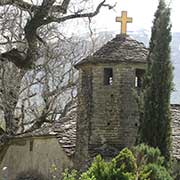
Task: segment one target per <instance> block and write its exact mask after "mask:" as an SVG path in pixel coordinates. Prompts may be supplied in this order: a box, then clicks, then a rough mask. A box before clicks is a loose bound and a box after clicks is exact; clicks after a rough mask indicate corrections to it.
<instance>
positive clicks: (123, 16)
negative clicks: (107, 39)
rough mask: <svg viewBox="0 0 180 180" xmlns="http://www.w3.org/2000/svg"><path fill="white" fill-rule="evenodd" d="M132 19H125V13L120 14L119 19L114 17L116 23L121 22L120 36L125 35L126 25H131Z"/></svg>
mask: <svg viewBox="0 0 180 180" xmlns="http://www.w3.org/2000/svg"><path fill="white" fill-rule="evenodd" d="M132 20H133V19H132V18H130V17H127V11H122V12H121V17H116V22H121V34H126V33H127V23H132Z"/></svg>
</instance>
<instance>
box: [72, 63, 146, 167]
mask: <svg viewBox="0 0 180 180" xmlns="http://www.w3.org/2000/svg"><path fill="white" fill-rule="evenodd" d="M104 68H112V69H113V82H112V85H104ZM136 69H145V65H144V64H143V63H142V64H141V63H138V64H123V63H121V64H113V63H110V64H96V65H88V66H86V65H85V66H82V67H81V71H80V78H79V79H80V84H79V91H78V92H79V95H78V99H79V104H78V108H79V109H78V113H79V114H78V121H77V144H76V146H77V148H76V156H75V157H76V158H77V162H78V165H79V164H81V163H82V165H81V167H82V166H83V164H88V163H87V162H86V161H88V158H89V156H90V157H91V158H92V157H94V156H95V155H97V154H101V155H102V156H104V157H105V158H109V157H113V156H114V155H116V154H117V153H118V152H119V151H120V150H121V149H122V148H124V147H130V146H132V145H133V144H134V142H135V139H136V134H137V129H138V124H139V122H138V119H139V115H138V109H137V104H136V101H135V96H134V94H133V89H134V88H135V70H136ZM85 162H86V163H85Z"/></svg>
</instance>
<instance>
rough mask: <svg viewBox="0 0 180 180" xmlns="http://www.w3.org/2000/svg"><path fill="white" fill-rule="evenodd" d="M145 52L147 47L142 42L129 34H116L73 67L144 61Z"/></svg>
mask: <svg viewBox="0 0 180 180" xmlns="http://www.w3.org/2000/svg"><path fill="white" fill-rule="evenodd" d="M147 54H148V49H147V48H145V46H144V44H143V43H141V42H138V41H136V40H134V39H132V38H131V37H129V36H122V35H117V36H116V37H115V38H114V39H112V40H111V41H109V42H108V43H107V44H105V45H104V46H103V47H102V48H100V49H99V50H98V51H96V52H95V53H94V54H93V56H89V57H87V58H85V59H83V60H81V61H80V62H79V63H77V64H76V66H75V67H77V68H78V67H80V66H81V65H84V64H98V63H105V64H106V63H123V62H125V63H133V64H134V63H146V57H147Z"/></svg>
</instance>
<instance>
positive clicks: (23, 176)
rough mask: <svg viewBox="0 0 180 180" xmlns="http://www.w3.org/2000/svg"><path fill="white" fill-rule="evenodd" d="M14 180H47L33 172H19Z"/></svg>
mask: <svg viewBox="0 0 180 180" xmlns="http://www.w3.org/2000/svg"><path fill="white" fill-rule="evenodd" d="M15 180H47V179H46V178H45V177H44V176H43V175H42V174H41V173H39V172H37V171H35V170H29V171H24V172H21V173H19V174H18V175H17V177H16V178H15Z"/></svg>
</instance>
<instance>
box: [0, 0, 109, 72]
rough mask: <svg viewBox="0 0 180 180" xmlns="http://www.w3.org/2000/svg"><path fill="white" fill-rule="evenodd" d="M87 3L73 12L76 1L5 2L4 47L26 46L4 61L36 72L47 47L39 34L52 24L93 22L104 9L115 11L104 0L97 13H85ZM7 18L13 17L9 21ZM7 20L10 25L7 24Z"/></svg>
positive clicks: (13, 50) (11, 52) (5, 56)
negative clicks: (40, 54) (78, 20)
mask: <svg viewBox="0 0 180 180" xmlns="http://www.w3.org/2000/svg"><path fill="white" fill-rule="evenodd" d="M33 2H36V3H33ZM87 2H88V1H87V0H81V1H79V5H78V7H77V8H75V11H73V10H72V9H71V8H70V7H71V5H70V3H73V1H72V0H63V1H58V0H41V1H24V0H1V1H0V6H1V7H2V8H3V7H4V9H2V13H1V19H2V23H1V24H2V25H3V26H2V27H3V28H2V29H1V32H2V38H3V40H4V42H3V43H2V44H6V43H8V44H15V43H20V42H21V44H24V45H23V50H22V49H21V48H19V47H18V46H17V45H16V46H15V47H14V48H10V49H9V51H7V52H4V53H2V54H1V60H2V61H5V60H8V61H11V62H13V63H14V64H15V65H16V66H17V67H19V68H21V69H22V68H24V69H29V68H32V67H33V66H34V64H35V62H36V61H37V59H38V49H39V43H45V40H44V39H42V38H41V36H40V33H39V32H40V31H41V29H43V28H44V27H46V26H48V25H49V24H52V23H63V22H65V21H67V20H70V19H76V18H83V17H88V18H92V17H94V16H95V15H97V14H98V13H99V11H100V8H101V7H103V6H107V7H109V8H112V6H110V5H108V4H105V2H106V0H103V1H102V2H101V3H100V4H99V5H98V6H97V7H96V9H95V10H94V11H92V12H88V11H87V12H84V11H85V10H84V5H83V3H87ZM80 4H81V5H80ZM7 14H11V15H9V16H8V17H7ZM17 18H18V20H17ZM4 19H6V21H3V20H4ZM3 23H4V24H3ZM10 27H11V28H10ZM12 31H13V32H15V33H13V32H12Z"/></svg>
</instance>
